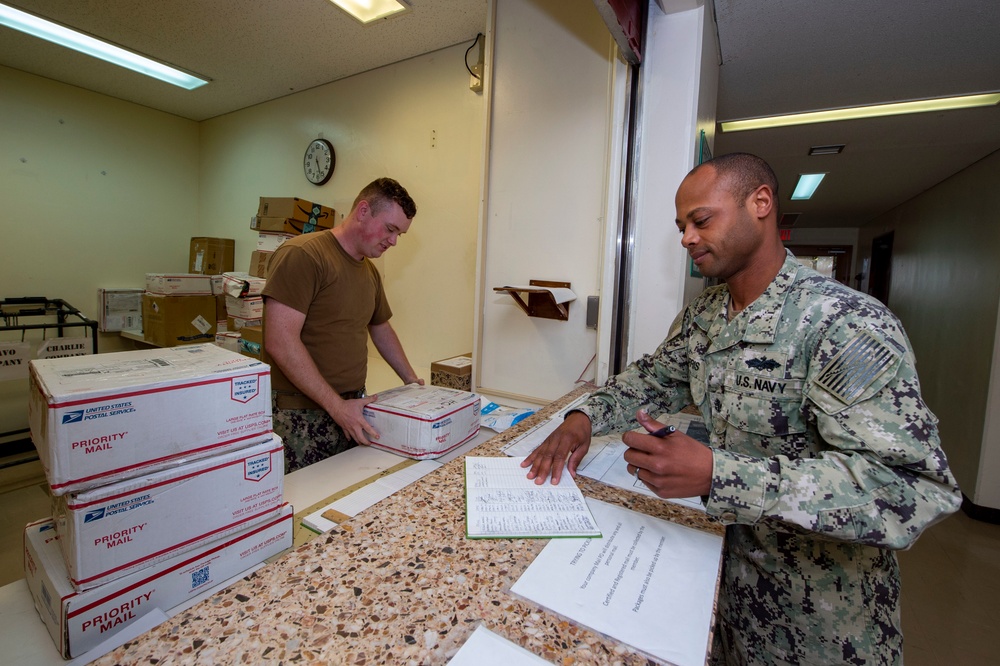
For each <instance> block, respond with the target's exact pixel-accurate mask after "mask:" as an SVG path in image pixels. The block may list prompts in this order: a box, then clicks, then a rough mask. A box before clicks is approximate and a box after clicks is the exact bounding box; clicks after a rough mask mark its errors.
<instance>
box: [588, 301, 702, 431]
mask: <svg viewBox="0 0 1000 666" xmlns="http://www.w3.org/2000/svg"><path fill="white" fill-rule="evenodd" d="M684 322H685V312H684V311H681V313H680V314H678V315H677V317H676V319H674V323H673V324H672V325H671V327H670V333H669V334H668V335H667V338H666V340H664V341H663V342H662V343H661V344H660V346H659V347H657V349H656V351H655V352H653V353H652V354H646V355H644V356H643V357H642V358H640V359H638V360H637V361H635V362H633V363H631V364H630V365H629V366H628V367H627V368H625V370H624V371H623V372H622V373H621V374H618V375H616V376H614V377H612V378H610V379H609V380H608V381H607V382H606V383H605V384H604V386H602V387H601V388H600V389H599V390H597V391H595V392H594V393H593V394H592V395H591V396H590V398H588V399H587V401H586V402H584V403H583V404H582V405H581V406H580V407H579V408H578V409H577V410H574V411H580V412H583V413H584V414H586V415H587V416H588V417H590V424H591V430H592V433H593V434H594V435H603V434H606V433H608V432H617V431H624V430H631V429H632V428H635V427H636V418H635V414H636V412H637V411H638V410H639V409H645V410H646V411H648V412H649V413H650V415H652V416H654V417H656V416H658V415H660V414H675V413H677V412H679V411H680V410H682V409H684V408H685V407H687V406H688V405H690V404H691V390H690V388H689V387H688V379H687V376H688V375H687V372H688V370H687V350H686V344H685V339H684V326H685V323H684Z"/></svg>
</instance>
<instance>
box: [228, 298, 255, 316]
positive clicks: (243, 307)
mask: <svg viewBox="0 0 1000 666" xmlns="http://www.w3.org/2000/svg"><path fill="white" fill-rule="evenodd" d="M226 316H227V317H228V316H233V317H238V318H240V319H262V318H263V317H264V297H263V296H247V297H246V298H233V297H232V296H226Z"/></svg>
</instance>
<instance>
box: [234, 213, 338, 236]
mask: <svg viewBox="0 0 1000 666" xmlns="http://www.w3.org/2000/svg"><path fill="white" fill-rule="evenodd" d="M333 225H334V218H333V215H330V216H329V217H314V218H312V220H310V221H308V222H303V221H302V220H296V219H294V218H288V217H261V216H259V215H255V216H253V217H251V218H250V228H251V229H253V230H254V231H274V232H277V233H280V234H308V233H310V232H313V231H322V230H324V229H332V228H333Z"/></svg>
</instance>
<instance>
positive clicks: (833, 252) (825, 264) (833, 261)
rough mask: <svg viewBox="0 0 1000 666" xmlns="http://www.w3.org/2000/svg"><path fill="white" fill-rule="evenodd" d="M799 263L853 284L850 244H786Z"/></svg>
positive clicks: (844, 282) (838, 280)
mask: <svg viewBox="0 0 1000 666" xmlns="http://www.w3.org/2000/svg"><path fill="white" fill-rule="evenodd" d="M785 247H787V248H788V251H789V252H791V253H792V254H794V255H795V258H796V259H798V260H799V263H801V264H804V265H806V266H809V267H810V268H812V269H814V270H817V271H819V272H820V273H822V274H823V275H826V276H828V277H832V278H833V279H834V280H836V281H837V282H840V283H841V284H844V285H847V286H848V287H849V286H851V282H850V280H851V258H852V255H853V253H852V248H851V246H850V245H785Z"/></svg>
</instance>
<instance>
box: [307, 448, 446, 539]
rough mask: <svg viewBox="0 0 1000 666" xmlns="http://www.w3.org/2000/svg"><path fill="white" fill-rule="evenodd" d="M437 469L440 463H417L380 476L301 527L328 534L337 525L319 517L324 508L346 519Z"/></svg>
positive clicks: (330, 505) (332, 504)
mask: <svg viewBox="0 0 1000 666" xmlns="http://www.w3.org/2000/svg"><path fill="white" fill-rule="evenodd" d="M440 466H441V463H440V462H438V461H436V460H421V461H420V462H418V463H415V464H413V465H410V466H409V467H404V468H403V469H401V470H399V471H396V472H393V473H392V474H387V475H386V476H381V477H379V478H377V479H375V480H374V481H372V482H371V483H369V484H368V485H366V486H362V487H361V488H358V489H357V490H355V491H354V492H353V493H351V494H350V495H347V496H346V497H341V498H340V499H339V500H337V501H335V502H331V503H330V504H327V505H326V506H324V507H323V508H322V509H320V510H319V511H314V512H313V513H310V514H309V515H308V516H306V517H305V518H303V519H302V524H303V525H305V526H306V527H308V528H309V529H311V530H313V531H316V532H319V533H321V534H322V533H324V532H329V531H330V530H332V529H333V528H334V527H336V526H337V523H335V522H333V521H331V520H327V519H326V518H324V517H323V513H324V512H325V511H326V510H327V509H334V510H336V511H339V512H340V513H342V514H344V515H346V516H352V517H353V516H356V515H358V514H359V513H361V512H362V511H364V510H365V509H367V508H368V507H370V506H372V505H374V504H377V503H378V502H381V501H382V500H384V499H385V498H386V497H388V496H389V495H392V494H393V493H395V492H397V491H399V490H402V489H403V488H405V487H406V486H408V485H410V484H411V483H413V482H414V481H416V480H417V479H420V478H421V477H424V476H427V475H428V474H430V473H431V472H433V471H434V470H436V469H437V468H438V467H440Z"/></svg>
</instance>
